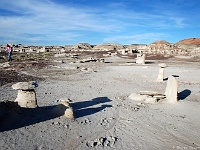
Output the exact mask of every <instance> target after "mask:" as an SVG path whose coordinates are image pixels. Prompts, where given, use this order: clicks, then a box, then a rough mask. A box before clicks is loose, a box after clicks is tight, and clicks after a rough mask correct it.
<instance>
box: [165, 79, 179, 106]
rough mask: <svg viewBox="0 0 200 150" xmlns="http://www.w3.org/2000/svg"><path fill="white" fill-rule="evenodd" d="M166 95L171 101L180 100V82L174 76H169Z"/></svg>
mask: <svg viewBox="0 0 200 150" xmlns="http://www.w3.org/2000/svg"><path fill="white" fill-rule="evenodd" d="M165 95H166V98H167V101H168V102H169V103H176V102H177V101H178V82H177V80H176V78H175V77H173V76H170V77H169V78H168V82H167V87H166V90H165Z"/></svg>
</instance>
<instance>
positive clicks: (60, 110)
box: [0, 97, 111, 132]
mask: <svg viewBox="0 0 200 150" xmlns="http://www.w3.org/2000/svg"><path fill="white" fill-rule="evenodd" d="M110 101H111V100H110V99H108V98H107V97H99V98H95V99H92V100H91V101H84V102H76V103H72V105H71V106H72V108H73V107H74V108H73V109H74V115H75V118H79V117H83V116H87V115H91V114H94V113H96V112H99V111H101V110H103V109H105V108H106V107H111V105H102V106H100V107H96V108H87V107H89V106H93V105H97V104H100V103H106V102H110ZM54 108H56V109H54ZM66 109H67V107H66V106H64V105H62V104H59V105H53V106H45V107H37V108H23V107H20V106H19V105H18V104H17V103H16V102H12V101H7V102H0V132H3V131H9V130H14V129H18V128H21V127H25V126H29V125H33V124H36V123H40V122H43V121H47V120H51V119H54V118H57V117H60V116H62V115H64V113H65V110H66Z"/></svg>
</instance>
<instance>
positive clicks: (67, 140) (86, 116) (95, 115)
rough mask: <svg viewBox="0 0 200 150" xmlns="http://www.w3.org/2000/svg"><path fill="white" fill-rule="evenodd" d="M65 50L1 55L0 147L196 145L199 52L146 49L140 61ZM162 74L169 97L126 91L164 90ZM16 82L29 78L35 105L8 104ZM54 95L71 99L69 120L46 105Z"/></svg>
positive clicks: (165, 148)
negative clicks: (174, 91)
mask: <svg viewBox="0 0 200 150" xmlns="http://www.w3.org/2000/svg"><path fill="white" fill-rule="evenodd" d="M70 53H71V55H65V56H63V55H60V57H54V56H53V55H51V54H48V57H47V55H46V57H45V58H43V59H38V58H39V57H40V56H39V54H38V55H34V58H30V57H27V58H25V57H24V56H23V57H21V59H18V57H19V56H20V55H21V54H18V53H14V54H13V59H14V60H13V61H11V62H7V61H6V60H5V59H2V60H1V62H0V137H1V138H0V145H1V149H2V150H6V149H9V150H19V149H20V150H27V149H29V150H50V149H52V150H64V149H66V150H71V149H76V150H84V149H119V150H122V149H124V150H128V149H130V150H133V149H138V150H139V149H144V150H149V149H152V150H154V149H158V150H160V149H162V150H169V149H192V150H194V149H195V150H197V149H200V140H199V139H200V120H199V114H200V109H199V108H200V88H199V87H200V78H199V74H200V62H199V57H197V56H195V57H192V56H184V57H183V56H181V57H180V56H171V55H170V56H169V55H167V56H164V55H155V54H146V60H145V64H137V63H136V54H125V55H122V54H119V53H115V54H113V55H106V56H105V55H103V54H104V53H108V52H70ZM72 53H74V54H72ZM111 53H113V52H110V54H111ZM75 54H76V55H75ZM5 55H6V54H5V53H3V52H2V53H1V57H2V58H4V56H5ZM71 56H77V57H71ZM22 58H23V59H22ZM93 58H95V59H93ZM160 63H165V64H166V65H167V67H166V68H165V72H164V80H163V82H157V80H156V79H157V76H158V71H159V66H158V64H160ZM170 75H173V76H174V77H175V78H176V80H177V81H178V102H177V103H168V102H167V100H166V99H160V100H158V101H157V102H155V103H145V102H144V101H143V100H141V101H138V100H133V99H131V98H130V97H129V96H130V94H132V93H139V92H141V91H154V92H159V93H162V94H164V93H165V89H166V85H167V82H168V77H169V76H170ZM21 81H23V82H24V81H37V83H38V87H37V88H36V97H37V102H38V108H33V109H31V108H20V107H19V106H18V105H16V104H15V103H14V100H15V99H16V97H17V91H16V90H14V89H12V87H11V86H12V85H13V84H14V83H17V82H21ZM61 99H67V100H70V101H71V102H70V104H71V107H72V108H73V111H74V117H75V118H74V119H67V118H66V117H65V116H63V114H55V113H54V112H53V111H51V110H53V109H54V108H55V107H56V106H57V105H58V104H59V100H61Z"/></svg>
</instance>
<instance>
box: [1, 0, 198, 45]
mask: <svg viewBox="0 0 200 150" xmlns="http://www.w3.org/2000/svg"><path fill="white" fill-rule="evenodd" d="M195 37H196V38H199V37H200V0H0V44H5V43H14V44H19V43H21V44H25V45H74V44H77V43H90V44H102V43H118V44H142V43H143V44H150V43H152V42H154V41H156V40H166V41H168V42H171V43H176V42H178V41H180V40H182V39H186V38H195Z"/></svg>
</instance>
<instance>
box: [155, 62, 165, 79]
mask: <svg viewBox="0 0 200 150" xmlns="http://www.w3.org/2000/svg"><path fill="white" fill-rule="evenodd" d="M158 66H159V67H160V68H159V73H158V78H157V81H158V82H162V81H163V79H164V69H165V68H166V67H167V65H166V64H165V63H161V64H158Z"/></svg>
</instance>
